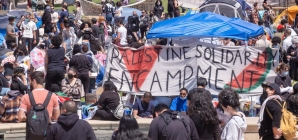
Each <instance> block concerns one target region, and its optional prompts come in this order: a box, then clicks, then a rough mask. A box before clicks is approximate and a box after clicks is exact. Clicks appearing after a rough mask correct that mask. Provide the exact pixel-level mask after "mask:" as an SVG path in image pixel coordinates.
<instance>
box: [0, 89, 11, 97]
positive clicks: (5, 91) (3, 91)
mask: <svg viewBox="0 0 298 140" xmlns="http://www.w3.org/2000/svg"><path fill="white" fill-rule="evenodd" d="M8 91H10V89H9V88H6V87H3V88H2V90H1V93H0V96H4V95H6V93H7V92H8Z"/></svg>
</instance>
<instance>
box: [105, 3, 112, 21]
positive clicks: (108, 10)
mask: <svg viewBox="0 0 298 140" xmlns="http://www.w3.org/2000/svg"><path fill="white" fill-rule="evenodd" d="M104 12H105V14H106V20H107V22H108V23H110V24H111V23H112V20H113V13H114V7H113V5H112V3H111V2H110V1H108V2H107V3H106V4H105V7H104Z"/></svg>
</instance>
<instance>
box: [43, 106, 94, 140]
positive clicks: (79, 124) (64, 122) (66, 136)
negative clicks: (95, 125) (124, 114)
mask: <svg viewBox="0 0 298 140" xmlns="http://www.w3.org/2000/svg"><path fill="white" fill-rule="evenodd" d="M62 108H63V109H62V114H61V115H60V116H59V118H58V121H57V123H55V124H53V125H52V126H51V127H50V129H49V130H48V133H47V139H49V140H70V139H71V140H97V139H96V136H95V134H94V131H93V129H92V127H91V125H90V124H89V123H88V122H86V121H84V120H80V119H79V116H78V115H77V106H76V103H75V102H74V101H65V102H64V103H63V105H62Z"/></svg>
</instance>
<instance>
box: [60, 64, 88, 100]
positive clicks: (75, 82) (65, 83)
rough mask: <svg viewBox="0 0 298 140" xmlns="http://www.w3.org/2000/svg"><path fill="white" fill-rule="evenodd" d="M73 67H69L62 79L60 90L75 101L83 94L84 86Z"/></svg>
mask: <svg viewBox="0 0 298 140" xmlns="http://www.w3.org/2000/svg"><path fill="white" fill-rule="evenodd" d="M77 76H78V73H77V70H76V69H75V68H72V67H71V68H69V69H68V74H67V78H65V79H63V80H62V83H61V86H62V92H63V93H65V94H66V95H67V97H68V98H71V99H72V100H73V101H75V102H81V97H83V96H85V92H84V87H83V84H82V82H81V80H80V79H78V78H77Z"/></svg>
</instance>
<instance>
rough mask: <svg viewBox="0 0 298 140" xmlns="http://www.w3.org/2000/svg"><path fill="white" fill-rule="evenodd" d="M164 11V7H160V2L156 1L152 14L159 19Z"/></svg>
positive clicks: (159, 0)
mask: <svg viewBox="0 0 298 140" xmlns="http://www.w3.org/2000/svg"><path fill="white" fill-rule="evenodd" d="M163 11H164V7H163V6H162V1H161V0H157V1H156V2H155V6H154V12H155V14H156V16H157V17H158V18H161V15H162V12H163Z"/></svg>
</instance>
